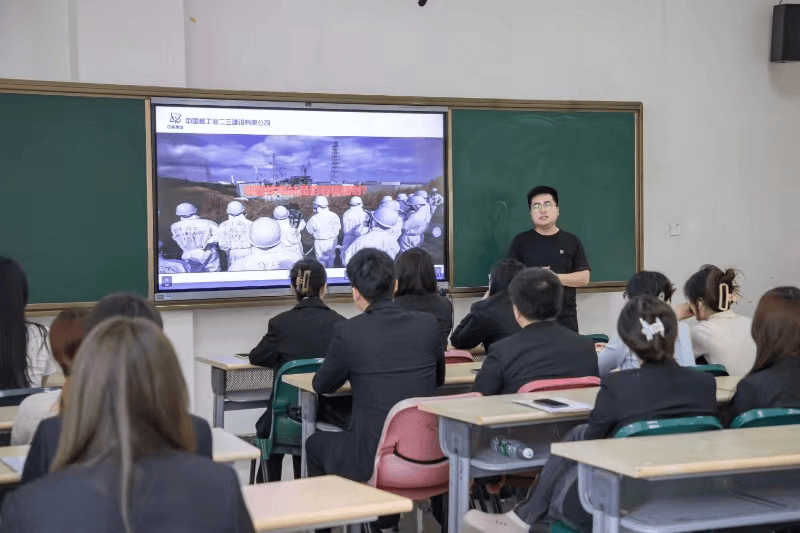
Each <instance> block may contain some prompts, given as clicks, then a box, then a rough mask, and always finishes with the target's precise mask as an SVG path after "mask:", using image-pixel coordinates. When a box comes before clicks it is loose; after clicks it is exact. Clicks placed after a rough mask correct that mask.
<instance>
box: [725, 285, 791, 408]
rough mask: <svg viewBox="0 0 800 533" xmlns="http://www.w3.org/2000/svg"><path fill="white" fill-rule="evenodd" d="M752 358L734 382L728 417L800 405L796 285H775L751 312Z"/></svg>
mask: <svg viewBox="0 0 800 533" xmlns="http://www.w3.org/2000/svg"><path fill="white" fill-rule="evenodd" d="M752 334H753V340H754V341H755V344H756V350H757V355H756V362H755V365H753V368H752V369H751V370H750V372H749V373H748V374H747V375H746V376H745V377H744V378H743V379H742V380H741V381H740V382H739V384H738V385H737V386H736V394H735V395H734V397H733V399H732V400H731V403H730V406H729V408H728V410H727V414H728V418H729V421H732V420H733V419H734V418H736V417H737V416H739V415H740V414H742V413H744V412H747V411H749V410H751V409H767V408H770V407H795V408H800V389H799V388H798V386H797V384H798V383H800V289H798V288H797V287H778V288H776V289H772V290H771V291H768V292H767V293H766V294H764V296H762V297H761V300H759V302H758V307H757V308H756V312H755V315H753V328H752Z"/></svg>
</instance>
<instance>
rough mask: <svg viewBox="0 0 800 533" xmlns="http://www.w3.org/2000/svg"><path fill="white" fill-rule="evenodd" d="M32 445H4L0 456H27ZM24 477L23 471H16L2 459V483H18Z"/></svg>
mask: <svg viewBox="0 0 800 533" xmlns="http://www.w3.org/2000/svg"><path fill="white" fill-rule="evenodd" d="M30 448H31V447H30V446H2V447H0V457H14V456H19V455H24V456H26V457H27V455H28V450H30ZM20 479H22V472H16V471H15V470H14V469H13V468H11V467H9V466H8V465H7V464H5V463H4V462H2V461H0V485H10V484H12V483H18V482H19V480H20Z"/></svg>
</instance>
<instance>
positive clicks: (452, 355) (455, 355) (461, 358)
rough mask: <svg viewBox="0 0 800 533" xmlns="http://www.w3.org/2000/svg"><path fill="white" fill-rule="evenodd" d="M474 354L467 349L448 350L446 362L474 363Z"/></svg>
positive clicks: (445, 357) (445, 356) (445, 355)
mask: <svg viewBox="0 0 800 533" xmlns="http://www.w3.org/2000/svg"><path fill="white" fill-rule="evenodd" d="M474 361H475V359H473V357H472V354H471V353H469V352H468V351H466V350H447V351H446V352H444V362H445V364H447V365H449V364H452V363H472V362H474Z"/></svg>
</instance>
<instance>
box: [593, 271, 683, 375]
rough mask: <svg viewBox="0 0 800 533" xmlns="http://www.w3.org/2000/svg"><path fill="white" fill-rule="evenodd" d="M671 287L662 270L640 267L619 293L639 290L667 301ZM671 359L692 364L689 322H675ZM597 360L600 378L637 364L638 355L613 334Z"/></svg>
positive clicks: (632, 294)
mask: <svg viewBox="0 0 800 533" xmlns="http://www.w3.org/2000/svg"><path fill="white" fill-rule="evenodd" d="M673 292H675V289H674V288H673V286H672V283H670V281H669V280H668V279H667V277H666V276H665V275H664V274H661V273H659V272H647V271H642V272H639V273H637V274H634V275H633V277H632V278H631V279H630V280H629V281H628V285H627V287H625V293H624V294H623V296H624V297H625V298H626V299H630V298H636V297H637V296H640V295H642V294H648V295H650V296H655V297H656V298H658V299H659V300H662V301H664V302H666V303H669V301H670V299H671V298H672V293H673ZM674 358H675V362H676V363H678V364H679V365H681V366H694V353H693V352H692V339H691V337H690V334H689V326H687V325H686V324H685V323H683V322H678V339H677V340H676V341H675V354H674ZM597 363H598V365H599V367H600V377H601V378H604V377H606V376H607V375H608V373H609V372H612V371H614V370H617V369H620V370H627V369H629V368H639V359H638V358H637V357H636V356H635V355H633V352H631V351H630V349H629V348H628V347H627V346H625V343H624V342H622V338H620V336H619V335H614V336H613V337H612V338H611V340H610V341H608V344H606V346H605V348H603V351H602V352H600V353H599V354H598V359H597Z"/></svg>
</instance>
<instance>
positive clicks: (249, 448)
mask: <svg viewBox="0 0 800 533" xmlns="http://www.w3.org/2000/svg"><path fill="white" fill-rule="evenodd" d="M211 449H212V456H213V458H214V461H215V462H217V463H232V462H234V461H243V460H247V461H249V460H251V459H260V458H261V450H259V449H258V448H256V447H255V446H253V445H252V444H249V443H247V442H245V441H244V440H242V439H240V438H239V437H237V436H236V435H232V434H230V433H228V432H227V431H225V430H224V429H222V428H213V429H212V430H211Z"/></svg>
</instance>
